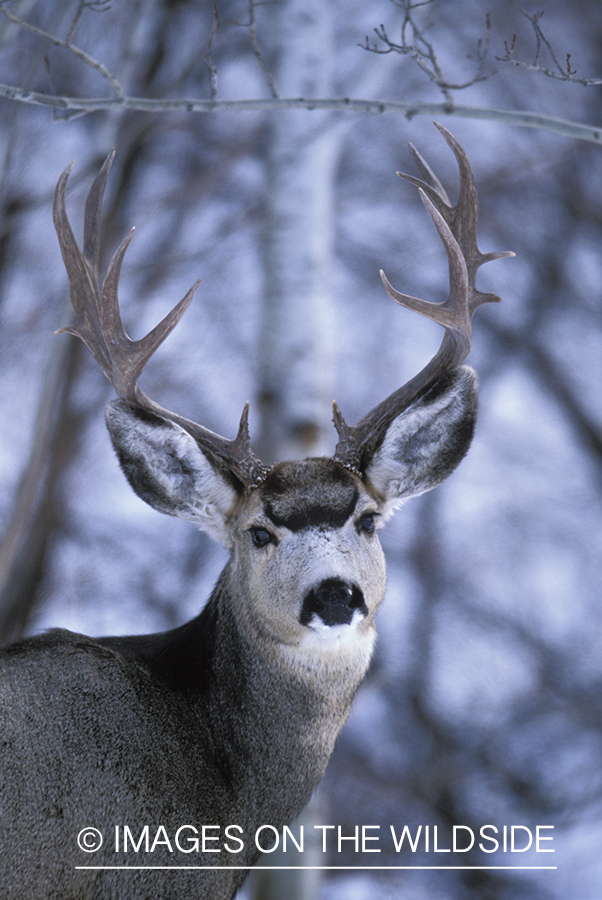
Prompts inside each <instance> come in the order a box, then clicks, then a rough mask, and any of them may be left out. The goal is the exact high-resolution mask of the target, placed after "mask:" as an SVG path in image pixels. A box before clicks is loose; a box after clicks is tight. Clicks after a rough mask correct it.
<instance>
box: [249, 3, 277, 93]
mask: <svg viewBox="0 0 602 900" xmlns="http://www.w3.org/2000/svg"><path fill="white" fill-rule="evenodd" d="M269 2H271V0H269ZM263 5H264V4H263V3H259V2H258V0H249V22H248V24H247V25H246V27H247V28H248V29H249V43H250V44H251V49H252V50H253V53H254V54H255V56H256V58H257V62H258V63H259V68H260V69H261V71H262V72H263V74H264V76H265V80H266V81H267V83H268V87H269V89H270V93H271V94H272V97H274V98H276V97H278V96H279V94H278V88H277V87H276V81H275V80H274V76H273V75H272V73H271V72H270V70H269V68H268V64H267V63H266V61H265V59H264V56H263V53H262V52H261V49H260V47H259V43H258V41H257V21H256V9H257V7H258V6H263Z"/></svg>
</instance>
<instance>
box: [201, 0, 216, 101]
mask: <svg viewBox="0 0 602 900" xmlns="http://www.w3.org/2000/svg"><path fill="white" fill-rule="evenodd" d="M218 28H219V16H218V12H217V5H214V7H213V28H212V29H211V34H210V35H209V43H208V44H207V49H206V50H205V54H204V59H205V62H206V63H207V68H208V69H209V84H210V86H211V99H212V100H213V101H215V100H217V66H216V65H215V63H214V61H213V56H212V55H211V50H212V48H213V41H214V40H215V35H216V34H217V29H218Z"/></svg>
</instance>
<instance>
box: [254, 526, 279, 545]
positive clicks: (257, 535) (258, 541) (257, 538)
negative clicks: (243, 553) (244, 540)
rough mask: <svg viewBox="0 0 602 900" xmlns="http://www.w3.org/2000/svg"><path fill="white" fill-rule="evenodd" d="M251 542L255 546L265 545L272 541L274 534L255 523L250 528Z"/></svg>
mask: <svg viewBox="0 0 602 900" xmlns="http://www.w3.org/2000/svg"><path fill="white" fill-rule="evenodd" d="M250 531H251V538H252V540H253V544H254V545H255V546H256V547H265V546H266V545H267V544H270V543H273V542H274V536H273V535H272V534H270V532H269V531H268V530H267V529H266V528H260V527H259V526H257V525H255V526H253V528H251V529H250Z"/></svg>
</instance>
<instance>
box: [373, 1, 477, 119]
mask: <svg viewBox="0 0 602 900" xmlns="http://www.w3.org/2000/svg"><path fill="white" fill-rule="evenodd" d="M432 2H433V0H422V2H415V0H394V3H395V6H398V7H400V8H401V9H403V11H404V19H403V22H402V25H401V39H400V43H396V42H395V41H393V40H392V39H391V38H390V37H389V36H388V34H387V31H386V29H385V26H384V25H380V27H379V28H375V29H374V33H375V34H376V36H377V38H378V39H379V41H381V43H382V44H384V49H383V48H381V47H379V45H378V44H377V43H374V44H370V40H369V38H368V37H366V40H365V42H364V44H360V46H361V47H363V49H364V50H368V52H370V53H377V54H387V53H399V54H401V55H402V56H409V57H410V58H411V59H412V60H413V61H414V62H415V63H416V65H417V66H418V67H419V68H420V69H421V70H422V71H423V72H424V73H425V75H426V76H427V77H428V79H429V80H430V81H432V82H433V84H435V85H436V86H437V87H438V88H439V89H440V90H441V92H442V93H443V96H444V97H445V99H446V101H447V102H448V103H452V102H453V99H452V94H451V92H452V91H461V90H464V89H465V88H468V87H471V86H472V85H473V84H476V83H477V82H479V81H484V80H485V79H486V78H488V77H489V75H488V74H487V73H486V72H485V66H486V64H487V57H488V54H489V45H490V40H491V21H490V18H489V16H488V15H487V16H486V18H485V38H484V39H481V40H479V42H478V44H477V50H476V53H475V54H474V56H468V57H467V58H468V59H469V60H471V61H472V62H476V63H478V69H477V72H476V74H475V75H474V76H473V77H472V78H470V79H468V81H464V82H452V81H450V80H449V79H448V78H446V77H445V76H444V74H443V71H442V69H441V67H440V65H439V62H438V60H437V54H436V51H435V48H434V46H433V44H432V43H431V42H430V41H429V40H427V38H426V36H425V32H424V30H423V29H421V28H420V27H419V26H418V24H417V22H416V19H415V18H414V16H413V13H414V10H416V9H418V8H420V7H423V6H428V5H430V3H432ZM409 32H410V34H408V33H409Z"/></svg>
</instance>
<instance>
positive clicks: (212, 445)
mask: <svg viewBox="0 0 602 900" xmlns="http://www.w3.org/2000/svg"><path fill="white" fill-rule="evenodd" d="M114 158H115V151H114V150H113V151H112V152H111V153H110V154H109V156H108V157H107V159H106V160H105V163H104V165H103V167H102V169H101V170H100V172H99V173H98V175H97V176H96V178H95V179H94V183H93V184H92V187H91V189H90V192H89V194H88V199H87V201H86V211H85V220H84V241H83V252H82V251H81V250H80V248H79V247H78V245H77V243H76V240H75V238H74V236H73V231H72V230H71V226H70V224H69V220H68V218H67V213H66V211H65V192H66V188H67V179H68V178H69V174H70V172H71V169H72V167H73V163H71V165H70V166H68V167H67V168H66V169H65V171H64V172H63V174H62V175H61V177H60V178H59V181H58V184H57V186H56V191H55V195H54V206H53V219H54V227H55V229H56V233H57V236H58V240H59V245H60V248H61V253H62V255H63V261H64V263H65V268H66V270H67V275H68V278H69V286H70V296H71V303H72V306H73V309H74V312H75V320H74V323H73V325H67V326H65V327H64V328H60V329H59V331H58V332H57V334H58V333H60V332H69V333H70V334H74V335H76V336H77V337H79V338H81V340H82V341H83V342H84V343H85V344H86V346H87V347H88V349H89V350H90V352H91V353H92V356H93V357H94V359H95V360H96V362H97V363H98V365H99V366H100V368H101V369H102V371H103V372H104V374H105V375H106V376H107V378H108V379H109V381H110V382H111V384H112V385H113V387H114V388H115V391H116V393H117V396H118V397H119V398H121V399H122V400H125V401H127V402H128V403H131V404H132V405H135V406H138V407H142V408H144V409H147V410H150V411H151V412H154V413H156V414H158V415H160V416H163V417H164V418H166V419H169V420H170V421H172V422H175V423H176V424H178V425H180V426H181V427H182V428H184V429H185V430H186V431H187V432H188V433H189V434H190V435H191V436H192V437H193V438H194V439H195V440H196V442H197V443H198V445H199V446H200V448H201V449H202V450H203V451H204V452H205V453H206V454H207V455H208V456H209V458H210V459H211V460H212V461H213V462H214V463H215V465H216V466H217V467H218V468H219V469H220V471H222V472H224V473H226V474H229V475H234V476H235V478H236V479H238V481H240V482H241V483H242V484H243V485H244V486H245V487H247V488H248V487H252V486H254V485H256V484H258V483H260V482H261V481H262V480H263V479H264V478H265V477H266V475H267V474H268V472H269V471H270V468H269V467H268V466H266V465H265V464H264V463H262V462H261V460H260V459H259V458H258V457H257V456H255V454H254V453H253V451H252V450H251V447H250V440H249V428H248V409H249V405H248V403H247V404H246V405H245V407H244V410H243V413H242V416H241V420H240V426H239V429H238V434H237V436H236V438H235V439H234V440H233V441H229V440H227V439H226V438H223V437H221V436H220V435H218V434H215V433H214V432H212V431H209V429H207V428H204V427H203V426H202V425H198V424H196V423H195V422H191V421H189V420H188V419H185V418H183V417H182V416H179V415H178V414H177V413H173V412H170V411H169V410H166V409H164V408H163V407H161V406H159V404H157V403H155V401H154V400H151V399H150V398H149V397H147V396H146V395H145V394H144V393H143V392H142V391H141V390H140V388H139V387H138V384H137V382H138V378H139V377H140V374H141V372H142V370H143V368H144V366H145V365H146V363H147V362H148V360H149V359H150V357H151V356H152V354H153V353H154V352H155V350H156V349H157V347H159V345H160V344H161V343H162V342H163V341H164V340H165V338H166V337H167V336H168V334H170V333H171V331H172V330H173V329H174V328H175V326H176V325H177V324H178V322H179V321H180V319H181V318H182V316H183V315H184V313H185V312H186V310H187V309H188V306H189V305H190V302H191V300H192V298H193V296H194V293H195V291H196V289H197V287H198V285H199V283H200V282H198V281H197V282H196V283H195V284H194V285H193V286H192V287H191V288H190V290H189V291H188V293H187V294H186V295H185V296H184V297H183V298H182V300H180V302H179V303H178V304H176V306H175V307H174V308H173V309H172V310H171V312H170V313H168V314H167V315H166V316H165V318H164V319H163V320H162V321H161V322H160V323H159V324H158V325H156V326H155V328H153V330H152V331H151V332H149V334H147V335H146V336H145V337H143V338H141V339H140V340H138V341H132V340H131V339H130V338H129V336H128V334H127V332H126V331H125V329H124V327H123V324H122V321H121V315H120V312H119V301H118V297H117V286H118V282H119V275H120V273H121V266H122V263H123V258H124V256H125V252H126V250H127V248H128V246H129V243H130V241H131V239H132V236H133V233H134V229H132V230H131V231H130V233H129V234H128V235H127V237H126V238H125V239H124V240H123V241H122V242H121V244H120V245H119V247H118V248H117V250H116V251H115V254H114V255H113V258H112V260H111V262H110V264H109V268H108V271H107V274H106V276H105V279H104V281H103V283H102V287H101V284H100V274H99V261H100V216H101V210H102V200H103V196H104V191H105V187H106V184H107V179H108V177H109V172H110V171H111V166H112V164H113V160H114Z"/></svg>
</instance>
